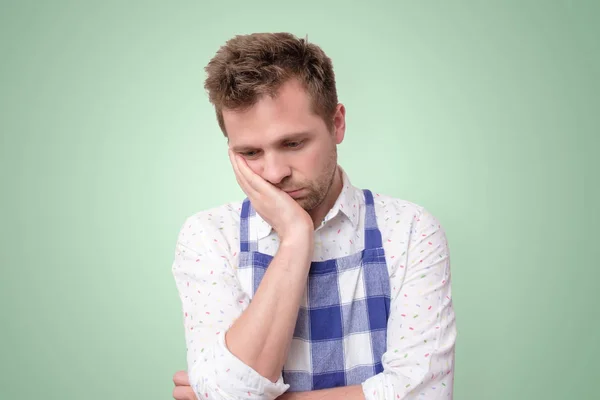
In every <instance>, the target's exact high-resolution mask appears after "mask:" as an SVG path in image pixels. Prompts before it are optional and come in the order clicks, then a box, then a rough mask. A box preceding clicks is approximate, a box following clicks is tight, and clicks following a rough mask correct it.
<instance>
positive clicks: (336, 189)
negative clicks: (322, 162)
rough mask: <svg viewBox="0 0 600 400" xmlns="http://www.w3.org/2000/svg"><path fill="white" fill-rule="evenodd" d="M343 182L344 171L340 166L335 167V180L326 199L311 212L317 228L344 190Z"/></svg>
mask: <svg viewBox="0 0 600 400" xmlns="http://www.w3.org/2000/svg"><path fill="white" fill-rule="evenodd" d="M342 187H343V182H342V172H341V171H340V169H339V168H337V167H336V168H335V172H334V174H333V182H332V183H331V187H330V188H329V191H328V192H327V195H326V196H325V199H324V200H323V201H322V202H321V204H319V205H318V206H317V207H315V208H314V209H312V210H311V211H310V212H309V214H310V216H311V218H312V220H313V225H314V227H315V229H317V228H318V227H319V225H321V222H322V221H323V218H325V216H326V215H327V213H328V212H329V210H331V208H332V207H333V205H334V204H335V202H336V200H337V198H338V197H339V195H340V193H341V192H342Z"/></svg>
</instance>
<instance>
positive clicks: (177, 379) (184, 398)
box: [173, 371, 197, 400]
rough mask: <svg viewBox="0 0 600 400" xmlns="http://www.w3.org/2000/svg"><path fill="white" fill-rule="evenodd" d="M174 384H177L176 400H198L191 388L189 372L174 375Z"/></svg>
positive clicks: (174, 395) (174, 391)
mask: <svg viewBox="0 0 600 400" xmlns="http://www.w3.org/2000/svg"><path fill="white" fill-rule="evenodd" d="M173 383H174V384H175V389H173V398H174V399H175V400H197V398H196V394H195V393H194V391H193V390H192V387H191V386H190V381H189V379H188V374H187V372H185V371H177V372H176V373H175V375H173Z"/></svg>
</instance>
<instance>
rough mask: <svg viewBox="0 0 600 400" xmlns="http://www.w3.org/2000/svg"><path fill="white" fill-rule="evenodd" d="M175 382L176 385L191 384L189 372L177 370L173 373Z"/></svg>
mask: <svg viewBox="0 0 600 400" xmlns="http://www.w3.org/2000/svg"><path fill="white" fill-rule="evenodd" d="M173 383H174V384H175V386H190V381H189V379H188V374H187V372H185V371H177V372H176V373H175V375H173Z"/></svg>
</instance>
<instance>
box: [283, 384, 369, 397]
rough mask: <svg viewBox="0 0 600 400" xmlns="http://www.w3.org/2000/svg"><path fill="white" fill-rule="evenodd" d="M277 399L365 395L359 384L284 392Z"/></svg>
mask: <svg viewBox="0 0 600 400" xmlns="http://www.w3.org/2000/svg"><path fill="white" fill-rule="evenodd" d="M277 400H365V396H364V394H363V390H362V386H361V385H352V386H344V387H338V388H333V389H323V390H314V391H312V392H293V393H284V394H283V395H281V396H279V397H278V398H277Z"/></svg>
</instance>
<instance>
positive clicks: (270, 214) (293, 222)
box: [229, 150, 314, 242]
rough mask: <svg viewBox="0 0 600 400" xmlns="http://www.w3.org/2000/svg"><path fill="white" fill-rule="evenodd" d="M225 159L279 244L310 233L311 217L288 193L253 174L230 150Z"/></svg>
mask: <svg viewBox="0 0 600 400" xmlns="http://www.w3.org/2000/svg"><path fill="white" fill-rule="evenodd" d="M229 159H230V161H231V165H232V166H233V171H234V172H235V178H236V179H237V182H238V184H239V185H240V187H241V188H242V190H243V191H244V193H246V195H247V196H248V199H250V202H251V203H252V206H253V207H254V209H255V210H256V212H257V213H258V214H260V216H261V217H262V218H263V219H264V220H265V221H267V222H268V223H269V225H271V226H272V227H273V229H275V232H277V234H278V235H279V237H280V239H281V240H282V241H283V240H284V239H286V238H289V237H293V236H294V235H298V234H300V235H305V234H307V232H308V235H312V234H313V232H314V224H313V221H312V218H311V217H310V215H309V214H308V213H307V212H306V210H304V209H303V208H302V207H301V206H300V205H299V204H298V203H297V202H296V201H295V200H294V199H292V197H291V196H290V195H289V194H287V193H286V192H284V191H283V190H281V189H278V188H276V187H275V186H273V185H272V184H271V183H269V182H267V181H266V180H264V179H263V178H262V177H260V176H259V175H257V174H255V173H254V171H252V170H251V169H250V167H249V166H248V164H246V160H244V159H243V158H241V157H240V156H238V155H236V154H235V153H233V152H232V151H231V150H229ZM311 242H312V240H311Z"/></svg>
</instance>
